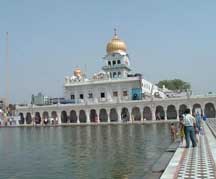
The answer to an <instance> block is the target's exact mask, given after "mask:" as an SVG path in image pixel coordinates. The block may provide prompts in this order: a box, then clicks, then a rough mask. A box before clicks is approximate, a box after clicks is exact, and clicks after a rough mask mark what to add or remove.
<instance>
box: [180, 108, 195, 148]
mask: <svg viewBox="0 0 216 179" xmlns="http://www.w3.org/2000/svg"><path fill="white" fill-rule="evenodd" d="M195 123H196V121H195V118H194V117H193V116H192V115H191V114H190V109H186V110H185V116H184V119H183V124H184V128H185V140H186V148H189V146H190V140H191V142H192V146H193V147H196V146H197V144H196V140H195V131H194V125H195Z"/></svg>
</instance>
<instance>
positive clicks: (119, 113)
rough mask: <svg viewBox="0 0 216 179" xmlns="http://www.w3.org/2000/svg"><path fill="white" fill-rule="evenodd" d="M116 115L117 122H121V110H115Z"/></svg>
mask: <svg viewBox="0 0 216 179" xmlns="http://www.w3.org/2000/svg"><path fill="white" fill-rule="evenodd" d="M117 113H118V122H119V123H120V122H121V109H120V108H117Z"/></svg>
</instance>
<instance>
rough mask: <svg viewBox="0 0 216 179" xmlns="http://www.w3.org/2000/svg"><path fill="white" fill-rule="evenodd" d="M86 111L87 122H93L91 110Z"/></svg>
mask: <svg viewBox="0 0 216 179" xmlns="http://www.w3.org/2000/svg"><path fill="white" fill-rule="evenodd" d="M85 113H86V123H88V124H89V123H91V121H90V111H89V110H86V111H85Z"/></svg>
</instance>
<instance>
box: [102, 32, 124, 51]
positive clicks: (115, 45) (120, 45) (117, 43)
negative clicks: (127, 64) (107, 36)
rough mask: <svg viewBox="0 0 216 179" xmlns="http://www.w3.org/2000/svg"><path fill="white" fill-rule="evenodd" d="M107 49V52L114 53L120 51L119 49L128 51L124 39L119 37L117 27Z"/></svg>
mask: <svg viewBox="0 0 216 179" xmlns="http://www.w3.org/2000/svg"><path fill="white" fill-rule="evenodd" d="M106 51H107V53H113V52H119V51H123V52H126V51H127V46H126V44H125V43H124V42H123V41H122V40H120V39H119V38H118V36H117V34H116V29H115V34H114V37H113V38H112V40H111V41H110V42H108V44H107V48H106Z"/></svg>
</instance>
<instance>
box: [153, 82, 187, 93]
mask: <svg viewBox="0 0 216 179" xmlns="http://www.w3.org/2000/svg"><path fill="white" fill-rule="evenodd" d="M157 86H158V87H159V88H163V86H165V87H166V88H167V89H169V90H173V91H177V92H182V91H186V90H188V89H190V88H191V85H190V83H188V82H185V81H183V80H180V79H173V80H161V81H159V82H158V84H157Z"/></svg>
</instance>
